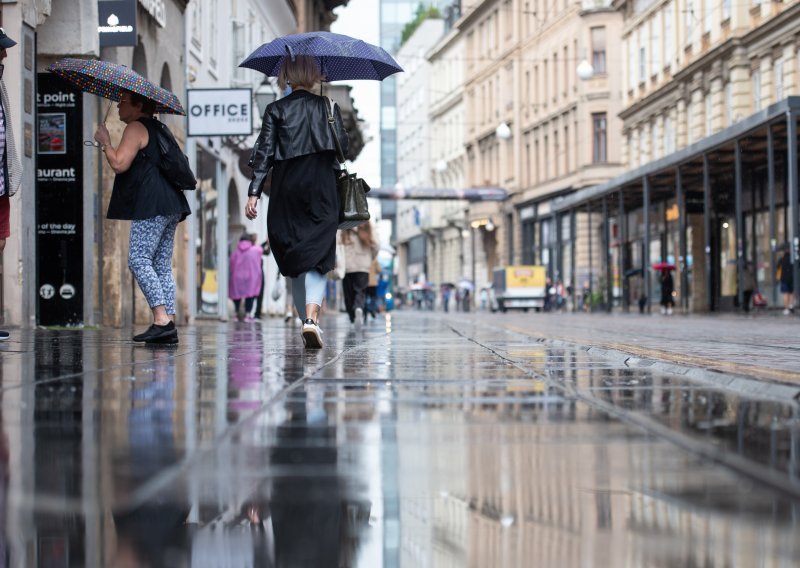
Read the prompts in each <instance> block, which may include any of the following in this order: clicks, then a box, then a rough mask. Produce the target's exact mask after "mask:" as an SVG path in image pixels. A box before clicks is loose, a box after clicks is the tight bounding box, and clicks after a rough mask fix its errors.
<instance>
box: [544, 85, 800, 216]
mask: <svg viewBox="0 0 800 568" xmlns="http://www.w3.org/2000/svg"><path fill="white" fill-rule="evenodd" d="M788 113H792V114H794V115H797V116H800V97H788V98H786V99H784V100H782V101H780V102H778V103H775V104H774V105H770V106H769V107H767V108H765V109H763V110H761V111H759V112H757V113H755V114H752V115H750V116H749V117H747V118H745V119H743V120H740V121H739V122H737V123H736V124H733V125H731V126H729V127H728V128H725V129H724V130H720V131H719V132H717V133H716V134H712V135H711V136H708V137H706V138H703V139H702V140H700V141H699V142H697V143H695V144H692V145H691V146H687V147H686V148H683V149H681V150H679V151H677V152H675V153H673V154H670V155H669V156H665V157H664V158H661V159H658V160H653V161H652V162H648V163H647V164H645V165H643V166H640V167H638V168H636V169H633V170H629V171H627V172H625V173H624V174H622V175H619V176H617V177H615V178H613V179H610V180H609V181H607V182H605V183H602V184H599V185H595V186H592V187H588V188H586V189H582V190H580V191H577V192H575V193H572V194H570V195H567V196H565V197H563V198H560V199H556V200H554V202H553V211H554V212H561V211H568V210H570V209H574V208H576V207H577V206H580V205H583V204H586V203H589V202H591V201H595V200H598V199H601V198H602V197H603V196H606V195H609V194H611V193H614V192H616V191H619V190H620V189H622V188H624V187H625V186H629V185H639V184H640V183H641V180H642V179H644V178H645V177H652V176H658V175H660V174H664V173H666V172H668V171H671V170H674V169H675V168H677V167H678V166H680V165H682V164H686V163H688V162H692V161H695V160H699V159H702V157H703V155H705V154H708V153H710V152H714V151H715V150H718V149H720V148H721V147H723V146H728V145H730V144H733V143H734V142H735V141H736V140H739V139H741V138H745V137H747V136H748V135H750V134H752V133H753V132H755V131H757V130H760V129H764V128H766V127H767V125H769V124H774V123H776V122H777V121H779V120H780V119H781V118H785V117H786V115H787V114H788Z"/></svg>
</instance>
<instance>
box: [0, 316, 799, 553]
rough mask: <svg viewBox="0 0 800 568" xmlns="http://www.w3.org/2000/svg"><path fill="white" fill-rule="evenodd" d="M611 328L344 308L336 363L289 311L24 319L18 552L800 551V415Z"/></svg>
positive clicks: (332, 343)
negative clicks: (659, 358) (633, 347)
mask: <svg viewBox="0 0 800 568" xmlns="http://www.w3.org/2000/svg"><path fill="white" fill-rule="evenodd" d="M508 316H511V317H508ZM559 318H560V319H559ZM612 320H613V318H608V319H607V320H603V319H601V318H598V319H595V320H588V319H586V320H585V319H583V317H576V318H572V319H570V317H569V316H567V317H560V316H557V315H553V316H549V315H548V316H547V317H541V318H540V317H539V315H538V314H518V315H512V314H505V316H499V315H498V316H496V317H494V316H487V315H485V314H474V313H473V314H452V315H449V316H442V314H436V313H430V312H428V313H420V312H397V313H394V314H392V315H391V316H389V317H385V318H384V317H380V318H378V319H376V320H370V321H369V322H368V324H367V325H366V326H364V328H363V329H362V330H360V331H356V330H355V329H354V328H353V327H351V326H350V324H349V322H348V321H347V317H346V316H345V315H343V314H330V315H328V316H325V317H323V318H322V321H321V324H322V327H323V329H324V331H325V335H324V337H325V341H326V346H325V348H324V349H322V350H319V351H306V350H303V349H302V343H301V340H300V327H299V326H298V325H294V324H288V325H287V324H285V323H284V322H283V321H282V320H264V321H263V322H254V323H244V322H235V323H234V322H232V323H202V324H198V325H196V326H191V327H184V328H182V329H181V343H180V344H179V345H178V346H177V347H148V346H144V345H140V344H134V343H133V342H131V341H130V340H129V337H130V336H131V335H132V332H131V330H102V331H98V330H86V331H29V332H22V333H17V334H15V336H14V337H12V340H11V341H10V342H9V343H7V344H4V345H2V346H0V360H1V361H2V390H1V391H0V392H2V427H3V434H4V436H0V440H5V445H6V449H7V451H5V452H0V455H7V456H8V459H7V462H6V463H3V464H2V465H3V468H4V472H5V474H6V475H5V478H6V479H7V480H8V482H7V483H6V484H4V485H0V496H1V497H2V498H0V506H2V507H4V508H5V511H4V513H5V515H4V518H5V519H7V521H6V524H5V525H0V529H2V530H0V540H2V539H5V540H4V542H2V543H1V544H3V545H4V546H5V547H6V548H7V549H8V550H9V555H10V558H11V565H28V564H30V563H32V562H33V554H34V552H33V551H37V550H38V551H39V552H38V557H37V558H39V559H40V561H41V559H42V554H50V555H51V557H52V558H51V559H56V560H58V561H59V562H61V565H64V564H66V565H85V566H123V565H124V566H159V565H164V566H221V565H229V566H247V565H252V566H291V567H296V566H312V567H317V566H337V565H338V566H353V567H356V566H358V567H361V566H365V567H370V568H372V567H379V566H387V567H396V566H414V567H417V566H481V567H482V566H503V567H529V566H565V567H572V566H576V567H577V566H597V567H607V566H614V567H617V566H620V567H640V566H665V565H668V566H690V565H705V566H729V565H738V566H757V565H762V564H763V563H764V562H767V563H773V564H775V565H787V566H788V565H794V564H797V563H798V561H800V543H798V541H797V539H796V535H797V531H798V522H800V521H798V519H800V489H799V488H798V484H797V482H796V480H797V479H798V477H799V476H800V464H798V460H797V455H798V452H797V448H798V447H800V441H798V434H800V429H798V427H797V418H796V409H795V406H796V405H795V404H794V403H793V402H791V401H788V402H785V403H782V402H780V401H776V400H765V399H760V398H756V397H748V396H744V395H742V394H741V393H730V392H728V391H726V390H725V389H720V388H716V387H709V386H708V385H705V384H698V383H695V382H693V381H692V380H691V379H688V378H686V377H681V376H676V375H671V374H667V373H663V372H660V371H657V370H653V369H646V368H642V369H637V368H630V367H629V366H628V365H626V364H625V363H624V362H622V361H620V360H618V359H614V358H609V357H605V356H604V355H603V354H602V353H600V352H593V351H591V350H587V348H586V345H584V344H582V345H575V344H573V345H570V344H569V343H568V341H567V340H566V339H567V338H569V337H573V338H577V337H579V336H580V334H581V333H583V334H586V335H585V337H589V336H590V335H591V334H590V333H589V332H588V331H587V327H586V326H587V325H589V324H588V323H587V322H590V321H597V322H599V321H604V322H607V323H604V324H603V330H604V331H603V332H602V334H603V335H606V334H608V333H610V332H611V330H613V329H615V326H619V327H626V326H625V321H626V320H625V319H624V318H619V319H618V321H617V320H613V322H614V323H612ZM651 320H654V318H651ZM559 322H565V323H564V324H563V325H564V326H563V327H558V325H561V324H559ZM569 322H572V323H570V325H566V324H567V323H569ZM557 324H558V325H557ZM546 329H552V330H553V334H552V337H553V338H554V339H553V341H558V342H560V343H558V344H556V343H553V342H548V341H549V340H548V339H547V336H546V335H545V330H546ZM665 329H666V328H665ZM556 331H558V333H560V334H562V335H559V336H558V339H555V338H556ZM631 333H634V332H631ZM662 333H666V332H662ZM597 335H601V334H600V333H597ZM734 335H736V334H734ZM663 337H664V336H663V335H662V336H661V339H662V341H663ZM656 339H658V338H653V339H650V340H648V341H656ZM696 349H699V347H696ZM717 356H718V357H720V358H721V355H717ZM720 360H722V359H720ZM698 527H702V530H700V529H698ZM30 543H37V545H36V546H34V545H33V544H30ZM65 556H66V557H65ZM48 558H50V557H48ZM337 559H338V561H337Z"/></svg>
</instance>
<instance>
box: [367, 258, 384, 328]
mask: <svg viewBox="0 0 800 568" xmlns="http://www.w3.org/2000/svg"><path fill="white" fill-rule="evenodd" d="M380 275H381V265H380V263H379V262H378V259H377V258H373V259H372V262H371V263H370V265H369V282H368V283H367V305H366V310H367V313H368V314H369V315H370V316H372V319H375V316H377V315H378V305H379V304H378V283H379V279H380Z"/></svg>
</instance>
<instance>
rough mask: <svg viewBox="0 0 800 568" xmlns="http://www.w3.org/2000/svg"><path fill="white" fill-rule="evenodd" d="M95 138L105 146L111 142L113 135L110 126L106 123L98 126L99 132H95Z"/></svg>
mask: <svg viewBox="0 0 800 568" xmlns="http://www.w3.org/2000/svg"><path fill="white" fill-rule="evenodd" d="M94 139H95V141H97V142H99V143H100V144H102V145H104V146H108V145H110V144H111V135H110V134H109V133H108V128H106V125H105V124H101V125H100V126H98V127H97V132H95V133H94Z"/></svg>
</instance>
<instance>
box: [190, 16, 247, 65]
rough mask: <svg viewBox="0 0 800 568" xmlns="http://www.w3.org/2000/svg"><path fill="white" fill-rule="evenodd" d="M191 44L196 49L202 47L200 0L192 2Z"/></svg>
mask: <svg viewBox="0 0 800 568" xmlns="http://www.w3.org/2000/svg"><path fill="white" fill-rule="evenodd" d="M192 46H193V47H195V48H196V49H198V50H200V49H202V48H203V3H202V2H195V4H194V17H193V18H192ZM237 65H238V64H237Z"/></svg>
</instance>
